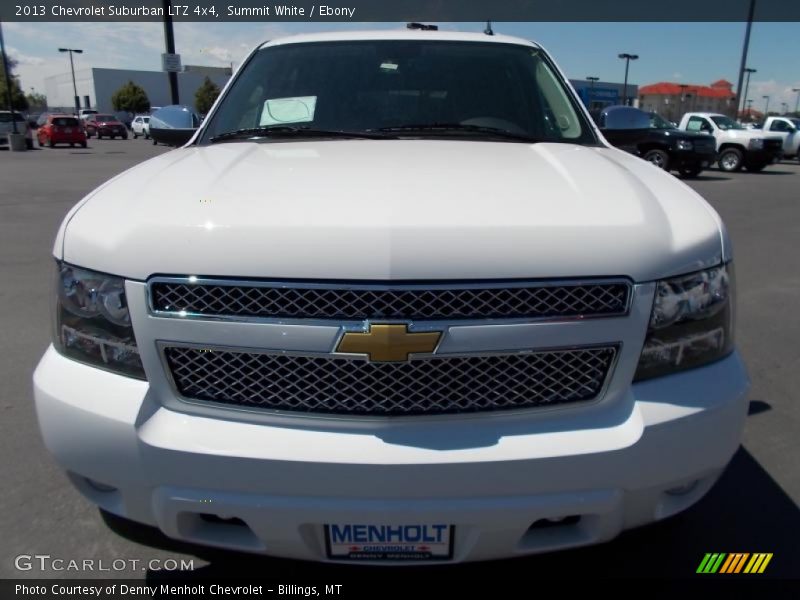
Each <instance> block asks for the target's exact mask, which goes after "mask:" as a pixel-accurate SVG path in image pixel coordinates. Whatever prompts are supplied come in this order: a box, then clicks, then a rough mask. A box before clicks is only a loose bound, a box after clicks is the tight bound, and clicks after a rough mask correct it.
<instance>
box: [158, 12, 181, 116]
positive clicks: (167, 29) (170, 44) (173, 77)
mask: <svg viewBox="0 0 800 600" xmlns="http://www.w3.org/2000/svg"><path fill="white" fill-rule="evenodd" d="M161 4H162V7H163V8H164V42H165V45H166V47H167V48H166V49H167V54H175V33H174V31H173V29H172V1H171V0H162V2H161ZM167 78H168V79H169V95H170V98H171V99H172V103H173V104H178V103H179V102H180V98H179V97H178V74H177V73H176V72H175V71H169V72H168V73H167Z"/></svg>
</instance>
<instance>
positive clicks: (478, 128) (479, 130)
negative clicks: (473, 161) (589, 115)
mask: <svg viewBox="0 0 800 600" xmlns="http://www.w3.org/2000/svg"><path fill="white" fill-rule="evenodd" d="M367 131H368V132H380V133H417V132H419V133H426V132H431V133H442V134H448V133H456V134H459V133H467V134H481V135H485V136H486V137H495V138H506V139H510V140H518V141H520V142H528V143H531V144H533V143H536V142H541V141H543V140H541V139H538V138H535V137H533V136H530V135H527V134H524V133H516V132H514V131H509V130H508V129H501V128H500V127H487V126H485V125H468V124H465V123H421V124H418V125H395V126H393V127H379V128H377V129H367Z"/></svg>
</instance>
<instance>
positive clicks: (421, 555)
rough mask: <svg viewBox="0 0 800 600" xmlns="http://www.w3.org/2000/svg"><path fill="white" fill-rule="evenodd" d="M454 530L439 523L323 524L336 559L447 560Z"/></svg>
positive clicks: (331, 551) (327, 543)
mask: <svg viewBox="0 0 800 600" xmlns="http://www.w3.org/2000/svg"><path fill="white" fill-rule="evenodd" d="M454 531H455V527H454V526H453V525H445V524H443V523H411V524H408V525H395V524H393V525H369V524H362V523H337V524H333V523H332V524H327V525H325V546H326V550H327V553H328V558H331V559H336V560H386V561H392V560H448V559H450V558H452V557H453V539H454Z"/></svg>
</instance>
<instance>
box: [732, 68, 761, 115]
mask: <svg viewBox="0 0 800 600" xmlns="http://www.w3.org/2000/svg"><path fill="white" fill-rule="evenodd" d="M744 72H745V73H747V83H745V85H744V97H743V98H744V102H743V103H742V110H744V105H745V104H747V90H748V89H749V88H750V75H751V74H753V73H756V72H757V71H756V69H751V68H750V67H746V68H745V70H744ZM736 113H737V116H738V113H739V98H738V97H737V98H736Z"/></svg>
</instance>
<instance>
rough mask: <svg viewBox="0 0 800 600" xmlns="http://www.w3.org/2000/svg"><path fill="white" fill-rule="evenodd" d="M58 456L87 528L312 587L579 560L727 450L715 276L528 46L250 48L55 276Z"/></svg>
mask: <svg viewBox="0 0 800 600" xmlns="http://www.w3.org/2000/svg"><path fill="white" fill-rule="evenodd" d="M54 257H55V296H54V298H55V301H54V311H55V318H54V323H55V327H54V337H53V344H52V346H51V347H50V348H49V349H48V350H47V351H46V353H45V355H44V357H43V358H42V360H41V362H40V364H39V366H38V368H37V369H36V372H35V374H34V387H35V397H36V408H37V412H38V417H39V423H40V426H41V431H42V435H43V437H44V441H45V443H46V445H47V447H48V448H49V450H50V451H51V452H52V454H53V455H54V457H55V459H56V460H57V461H58V462H59V464H60V465H61V466H62V467H63V468H64V470H65V471H66V472H67V474H68V476H69V478H70V479H71V481H72V482H73V483H74V485H75V486H76V487H77V489H78V490H80V492H82V493H83V494H84V495H85V496H86V497H87V498H88V499H89V500H90V501H91V502H93V503H95V504H96V505H98V506H99V507H100V508H101V509H102V510H104V511H107V512H110V513H114V514H116V515H118V516H121V517H123V518H126V519H130V520H132V521H135V522H139V523H143V524H147V525H151V526H157V527H159V528H160V529H161V530H162V531H163V532H164V533H166V534H167V535H168V536H171V537H173V538H176V539H180V540H186V541H190V542H197V543H201V544H209V545H213V546H218V547H223V548H230V549H234V550H244V551H252V552H258V553H264V554H269V555H278V556H284V557H293V558H300V559H311V560H322V561H334V562H335V561H370V562H373V563H374V562H376V561H386V562H387V563H400V562H403V561H411V562H428V561H430V562H435V561H467V560H479V559H490V558H497V557H510V556H517V555H522V554H527V553H534V552H544V551H550V550H556V549H561V548H567V547H572V546H579V545H585V544H593V543H597V542H602V541H604V540H609V539H611V538H613V537H614V536H616V535H617V534H619V533H620V532H621V531H622V530H624V529H627V528H631V527H635V526H638V525H643V524H646V523H650V522H653V521H656V520H659V519H664V518H666V517H669V516H671V515H674V514H676V513H678V512H679V511H682V510H684V509H686V508H687V507H689V506H691V505H692V504H694V503H695V502H697V501H698V500H699V499H700V498H701V497H703V495H704V494H705V493H706V492H707V491H708V490H709V488H711V486H712V485H713V484H714V482H715V481H716V480H717V478H718V477H719V475H720V473H721V472H722V471H723V469H724V468H725V466H726V465H727V463H728V462H729V460H730V458H731V457H732V455H733V454H734V452H735V451H736V449H737V448H738V446H739V441H740V434H741V431H742V427H743V423H744V418H745V413H746V406H747V401H746V394H747V390H748V378H747V375H746V372H745V368H744V366H743V364H742V361H741V359H740V357H739V354H738V353H737V351H736V350H735V347H734V334H733V313H734V281H733V265H732V262H731V260H732V255H731V245H730V241H729V238H728V236H727V234H726V231H725V228H724V226H723V224H722V222H721V221H720V218H719V216H718V215H717V214H716V213H715V212H714V210H713V209H712V208H711V207H710V206H709V205H708V204H707V203H706V202H705V201H704V200H703V199H702V198H701V197H700V196H698V195H697V194H696V193H695V192H693V191H692V189H690V188H689V187H687V186H686V185H685V184H683V183H682V182H680V181H678V180H677V179H674V178H673V177H671V176H670V175H669V174H668V173H666V172H664V171H662V170H660V169H657V168H654V167H653V165H651V164H649V163H647V162H645V161H644V160H641V159H640V158H637V157H634V156H631V155H630V154H627V153H625V152H623V151H621V150H617V149H615V148H613V147H612V146H610V145H609V144H608V143H607V142H606V141H605V140H604V138H603V137H602V135H601V134H600V132H599V131H598V130H597V129H596V128H595V126H594V125H593V124H592V121H591V119H590V118H589V116H588V114H587V112H586V110H585V109H584V107H583V106H582V105H581V103H580V100H579V99H578V97H577V95H576V94H575V92H574V90H573V89H572V88H571V87H570V85H569V84H568V83H567V81H566V79H565V77H564V75H563V73H562V72H561V71H559V69H558V67H556V65H555V64H554V62H553V61H552V60H551V58H550V57H549V56H548V55H547V53H546V52H545V51H544V50H543V49H542V48H540V47H539V46H538V45H536V44H534V43H531V42H528V41H525V40H521V39H516V38H511V37H504V36H500V35H495V36H488V35H480V34H469V33H450V32H448V33H445V32H437V31H419V30H402V31H396V32H386V31H383V32H365V33H353V32H347V33H327V34H320V35H300V36H295V37H290V38H285V39H279V40H273V41H270V42H268V43H265V44H263V45H261V46H259V47H258V48H256V49H255V50H254V51H253V52H252V53H251V54H250V56H249V57H248V58H247V59H246V61H245V62H244V64H243V65H242V67H241V68H240V69H239V70H238V71H237V73H236V75H235V77H234V78H233V79H232V80H231V81H230V82H229V84H228V85H227V87H226V88H225V89H224V90H223V93H222V94H221V96H220V98H219V99H218V100H217V103H216V105H215V106H214V107H213V109H212V110H211V111H210V113H209V115H208V117H207V118H206V120H205V121H204V123H203V124H202V126H201V127H200V128H199V130H198V131H197V132H196V133H194V135H193V137H192V138H191V139H189V140H188V142H187V143H186V144H185V145H184V146H183V147H181V148H179V149H176V150H174V151H171V152H168V153H166V154H163V155H161V156H159V157H157V158H153V159H151V160H148V161H146V162H144V163H142V164H139V165H137V166H135V167H133V168H132V169H130V170H128V171H127V172H125V173H123V174H121V175H119V176H117V177H115V178H113V179H112V180H110V181H108V182H107V183H105V184H104V185H102V186H101V187H100V188H98V189H96V190H95V191H93V192H91V193H90V194H89V195H88V196H87V197H85V198H84V199H83V200H81V201H80V202H79V203H78V204H77V205H76V206H75V207H74V208H73V209H72V210H71V211H70V213H69V214H68V215H67V217H66V218H65V219H64V222H63V224H62V226H61V229H60V230H59V232H58V235H57V238H56V241H55V247H54Z"/></svg>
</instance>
